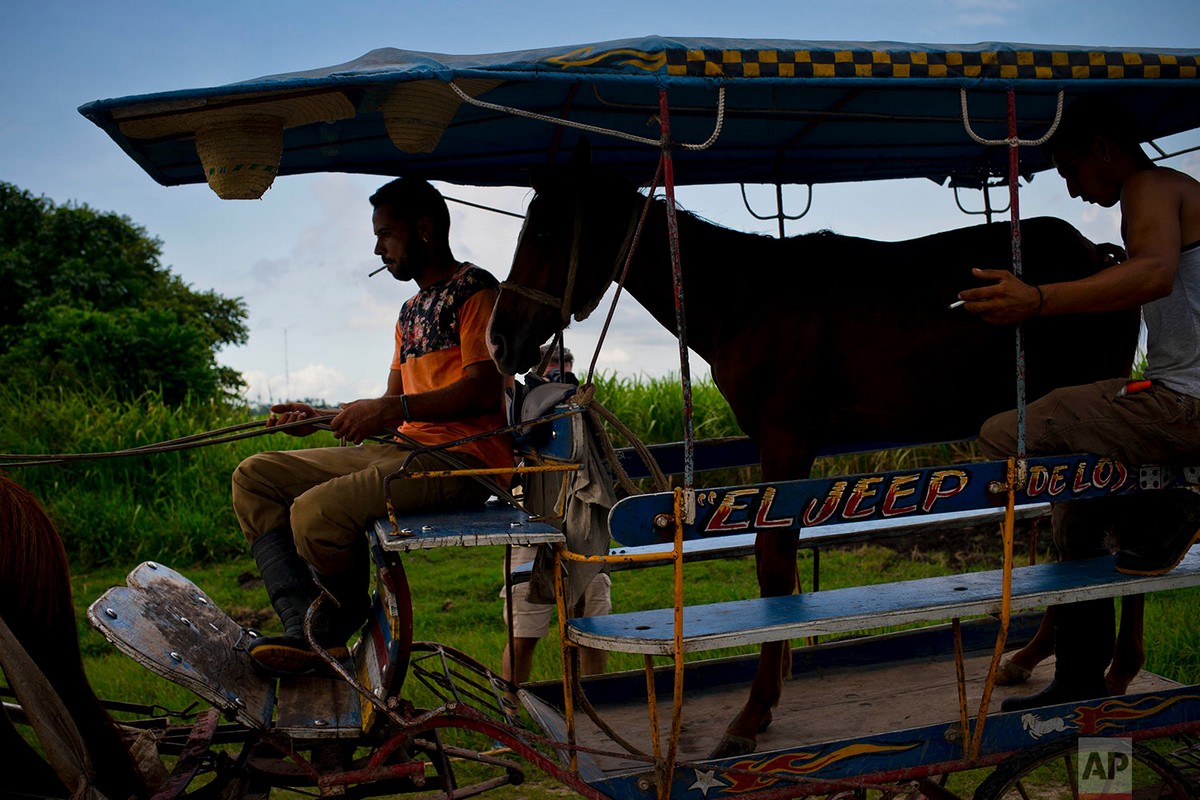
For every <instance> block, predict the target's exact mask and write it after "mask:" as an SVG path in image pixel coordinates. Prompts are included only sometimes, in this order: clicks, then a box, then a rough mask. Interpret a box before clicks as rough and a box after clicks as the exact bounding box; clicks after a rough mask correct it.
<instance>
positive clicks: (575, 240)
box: [500, 193, 642, 330]
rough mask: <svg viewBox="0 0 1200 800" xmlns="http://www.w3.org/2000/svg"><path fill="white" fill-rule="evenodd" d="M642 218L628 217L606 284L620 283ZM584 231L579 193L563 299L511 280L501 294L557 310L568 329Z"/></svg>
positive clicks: (582, 315) (582, 314)
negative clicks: (518, 296)
mask: <svg viewBox="0 0 1200 800" xmlns="http://www.w3.org/2000/svg"><path fill="white" fill-rule="evenodd" d="M641 218H642V217H641V215H640V214H639V213H638V211H637V208H636V207H635V208H634V210H633V212H632V213H631V214H630V216H629V230H628V231H627V232H626V234H625V239H624V241H623V242H622V243H621V248H620V249H619V250H618V251H617V257H616V258H615V259H614V260H613V268H612V274H611V275H610V276H609V279H608V281H607V282H606V283H605V284H604V285H605V286H607V285H608V284H609V283H612V282H613V281H615V280H617V278H618V277H619V275H620V272H621V268H622V267H623V266H624V265H625V262H626V260H627V259H628V257H629V255H630V253H629V250H630V248H631V247H632V245H633V242H634V236H635V235H636V234H637V231H638V228H639V227H640V224H639V223H640V220H641ZM582 231H583V194H582V193H580V194H578V195H576V197H575V224H574V226H573V230H572V234H571V255H570V258H569V260H568V262H567V285H566V286H565V287H564V289H563V295H562V297H555V296H554V295H552V294H550V293H549V292H543V291H542V290H541V289H534V288H533V287H532V286H525V285H523V284H520V283H516V282H514V281H511V280H506V281H501V283H500V289H501V290H502V291H511V292H514V293H515V294H519V295H521V296H522V297H527V298H529V299H530V300H533V301H534V302H537V303H541V304H542V305H545V306H550V307H551V308H556V309H558V312H559V330H562V329H563V328H566V327H567V325H569V324H570V322H571V302H572V300H573V299H574V295H575V276H576V275H577V274H578V272H579V242H580V239H581V238H582V237H581V233H582ZM603 296H604V291H603V290H601V291H600V293H599V294H598V295H597V296H596V298H595V299H594V300H592V301H590V302H589V303H588V304H587V306H586V307H584V308H581V309H579V311H577V312H575V321H576V322H583V321H584V320H585V319H587V318H588V316H589V315H590V314H591V313H592V312H593V311H594V310H595V309H596V306H597V305H599V304H600V298H602V297H603Z"/></svg>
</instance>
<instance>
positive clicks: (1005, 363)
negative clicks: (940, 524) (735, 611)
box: [489, 154, 1138, 757]
mask: <svg viewBox="0 0 1200 800" xmlns="http://www.w3.org/2000/svg"><path fill="white" fill-rule="evenodd" d="M534 188H535V190H536V194H535V197H534V198H533V200H532V201H531V202H530V205H529V209H528V213H527V216H526V220H525V225H524V227H523V229H522V231H521V237H520V241H519V243H518V245H517V250H516V253H515V255H514V258H513V265H512V270H511V272H510V274H509V277H508V281H507V282H506V283H505V284H504V286H503V287H502V291H501V292H500V296H499V298H498V300H497V303H496V307H495V310H494V312H493V316H492V321H491V330H490V335H489V337H490V343H491V346H492V348H493V355H494V357H495V360H496V362H497V364H498V365H499V367H500V368H501V370H503V371H504V372H506V373H511V374H516V373H519V372H522V371H524V370H526V369H528V368H530V367H531V366H533V365H534V363H535V362H536V361H537V359H538V355H539V351H538V348H539V345H541V344H542V343H543V342H545V341H546V340H547V339H548V338H549V337H550V336H551V335H552V334H554V332H555V331H556V330H558V328H559V327H560V326H561V325H562V324H563V323H564V321H565V320H566V319H567V314H566V313H565V312H564V309H563V308H562V307H561V305H562V303H563V301H562V298H563V297H564V296H565V295H566V294H567V291H568V290H567V287H568V284H569V283H570V285H571V286H572V288H571V290H570V300H569V302H567V303H566V305H567V306H568V307H569V308H568V311H569V312H573V313H576V318H577V319H579V318H582V316H581V313H582V315H586V313H587V311H588V310H590V309H591V308H593V307H594V306H595V304H596V303H597V302H598V301H599V298H600V297H601V296H602V295H603V293H604V291H605V290H606V289H607V288H608V285H609V283H610V282H611V281H612V280H613V279H614V274H615V271H616V269H619V267H620V265H621V263H623V259H624V254H623V253H622V252H619V251H621V250H622V249H623V245H622V242H626V241H628V240H629V238H630V237H629V234H630V231H631V229H632V223H633V222H634V221H635V220H636V215H637V214H638V213H640V211H641V209H642V207H643V204H644V202H645V198H644V196H643V195H642V194H640V193H639V192H638V191H637V190H636V188H634V187H632V186H630V185H629V184H628V183H626V182H624V181H621V180H619V179H617V178H615V177H613V176H611V175H606V174H604V173H603V172H601V171H599V170H595V169H593V168H592V167H591V166H590V164H589V163H588V161H587V160H586V159H583V158H580V157H579V155H578V154H577V155H576V157H574V158H572V161H571V163H570V164H569V165H568V166H567V167H565V168H563V169H560V170H558V171H557V172H556V173H550V174H548V175H547V176H545V178H544V179H541V180H537V181H535V185H534ZM666 213H667V211H666V207H665V203H664V202H663V201H661V200H656V201H654V202H653V203H652V204H651V209H650V213H649V217H648V219H647V222H646V225H645V228H644V230H643V231H642V233H641V239H640V243H639V244H638V246H637V248H636V252H635V253H634V254H633V261H632V264H631V266H630V269H629V274H628V278H627V280H626V283H625V285H626V288H627V289H628V291H629V293H630V294H631V295H633V296H634V297H635V298H636V299H637V300H638V301H639V302H640V303H641V304H642V305H643V306H644V307H645V308H646V309H647V311H649V312H650V314H651V315H653V316H654V318H655V319H657V320H658V321H659V322H660V323H661V324H662V325H663V326H664V327H665V328H666V329H667V330H669V331H671V332H672V333H675V332H676V323H675V303H674V290H673V288H672V283H671V270H670V266H669V264H670V261H669V241H668V233H667V226H666ZM1021 227H1022V234H1023V236H1022V238H1023V250H1024V273H1023V274H1024V275H1025V276H1026V278H1027V279H1028V280H1030V281H1032V282H1034V283H1045V282H1051V281H1059V280H1068V279H1071V278H1076V277H1080V276H1082V275H1087V274H1090V273H1092V272H1095V271H1097V270H1098V269H1100V268H1101V267H1103V266H1104V265H1105V264H1106V263H1110V262H1108V261H1107V259H1108V258H1109V257H1110V256H1111V254H1112V250H1111V249H1108V248H1105V247H1097V246H1096V245H1094V244H1093V243H1091V242H1089V241H1088V240H1086V239H1085V238H1084V237H1083V236H1082V235H1081V234H1080V233H1079V232H1078V231H1076V230H1075V229H1074V228H1073V227H1072V226H1071V225H1069V224H1068V223H1066V222H1063V221H1061V220H1057V219H1050V218H1042V219H1031V220H1028V221H1026V222H1024V223H1023V224H1022V226H1021ZM679 247H680V253H681V261H682V264H683V275H684V286H683V294H684V299H685V303H686V310H687V315H688V317H687V318H688V320H689V330H688V345H689V346H690V347H691V349H692V350H694V351H695V352H696V353H698V354H699V355H700V356H701V357H703V358H704V359H705V360H706V361H707V362H708V363H709V365H710V366H711V369H712V377H713V380H714V382H715V383H716V384H717V386H718V388H719V389H720V390H721V392H722V394H723V395H724V397H725V399H726V400H727V401H728V402H729V405H730V407H731V408H732V410H733V412H734V414H735V416H736V418H737V421H738V424H739V425H740V426H741V428H742V430H743V431H745V433H746V434H747V435H749V436H750V437H751V438H752V439H753V440H754V441H755V442H756V443H757V444H758V447H759V450H760V453H761V459H762V475H763V480H766V481H778V480H786V479H795V478H802V477H805V476H807V475H808V474H809V470H810V468H811V466H812V463H813V459H814V458H815V456H816V454H817V452H818V451H819V450H820V449H822V448H824V447H827V446H832V445H845V444H854V443H869V442H875V443H898V442H910V443H911V442H921V441H926V442H928V441H944V440H948V439H954V438H962V437H971V436H974V435H976V434H977V433H978V430H979V426H980V424H981V423H982V422H983V421H984V420H985V419H986V418H987V417H988V416H990V415H991V414H993V413H996V412H999V411H1002V410H1005V409H1008V408H1011V407H1012V406H1013V405H1015V391H1014V385H1015V384H1014V367H1013V364H1014V355H1013V354H1014V335H1013V329H1012V328H1009V327H996V326H992V325H989V324H987V323H984V322H982V321H980V320H979V319H977V318H976V317H974V316H973V315H971V314H968V313H964V312H963V310H961V309H957V310H952V309H951V308H950V307H949V306H950V303H951V302H952V301H953V300H954V299H955V296H956V294H957V292H958V291H959V290H961V289H963V288H965V287H968V286H971V285H973V283H974V281H973V279H972V278H971V275H970V268H971V267H976V266H977V267H987V268H1002V269H1003V268H1009V267H1011V259H1012V247H1011V239H1010V232H1009V226H1008V225H1007V224H1004V223H1000V224H993V225H984V226H978V227H972V228H965V229H961V230H954V231H949V232H946V233H939V234H935V235H932V236H926V237H922V238H919V239H913V240H910V241H901V242H877V241H870V240H867V239H861V238H853V237H848V236H840V235H836V234H833V233H830V232H827V231H823V232H819V233H813V234H808V235H804V236H796V237H791V238H787V239H783V240H780V239H775V238H770V237H766V236H760V235H754V234H747V233H741V232H737V231H732V230H729V229H725V228H721V227H719V226H716V225H713V224H711V223H709V222H706V221H704V220H701V219H699V218H697V217H695V216H692V215H690V214H687V213H681V214H680V216H679ZM1109 248H1111V246H1109ZM572 253H574V254H575V261H576V262H577V263H576V265H575V266H574V268H573V269H569V268H568V265H569V264H570V263H571V261H572ZM572 271H573V272H574V274H573V275H572V276H571V279H570V281H568V273H569V272H572ZM531 289H532V290H534V291H529V290H531ZM581 309H582V312H581ZM1137 335H1138V315H1137V312H1136V311H1134V312H1126V313H1119V314H1104V315H1101V314H1094V315H1081V316H1058V317H1047V318H1036V319H1032V320H1030V321H1029V322H1028V323H1026V325H1025V347H1026V366H1027V384H1028V395H1029V397H1031V398H1032V397H1037V396H1039V395H1041V394H1043V393H1045V392H1046V391H1047V390H1048V389H1050V388H1052V387H1055V386H1062V385H1070V384H1078V383H1087V382H1090V381H1094V380H1097V379H1101V378H1109V377H1116V376H1122V375H1126V374H1128V371H1129V367H1130V363H1131V361H1132V357H1133V352H1134V348H1135V346H1136V340H1137ZM796 548H797V543H796V539H795V537H793V536H780V535H778V534H774V533H766V534H759V536H758V538H757V540H756V547H755V550H756V552H755V555H756V563H757V576H758V583H759V588H760V591H761V593H762V595H763V596H778V595H784V594H790V593H792V592H793V591H794V590H795V587H796V567H795V563H796V561H795V556H796ZM789 656H790V652H789V650H788V649H787V643H786V642H776V643H769V644H766V645H763V648H762V655H761V657H760V660H759V667H758V674H757V676H756V678H755V681H754V686H753V688H752V690H751V693H750V698H749V700H748V702H747V704H746V706H745V707H744V708H743V709H742V711H741V713H740V714H739V715H738V716H737V718H736V719H735V720H734V721H733V723H732V724H731V725H730V726H729V728H728V731H727V735H726V738H725V740H724V741H723V742H722V744H721V745H720V746H719V748H718V750H717V751H716V752H715V753H714V757H716V756H728V755H735V754H740V753H743V752H749V751H750V750H752V749H753V748H754V746H755V737H756V734H757V733H758V731H760V730H762V729H764V728H765V727H766V725H767V724H769V722H770V717H771V709H772V708H773V706H774V705H775V703H776V702H777V701H778V699H779V695H780V692H781V689H782V679H783V677H784V676H785V675H786V672H787V670H788V662H789V661H790V658H789Z"/></svg>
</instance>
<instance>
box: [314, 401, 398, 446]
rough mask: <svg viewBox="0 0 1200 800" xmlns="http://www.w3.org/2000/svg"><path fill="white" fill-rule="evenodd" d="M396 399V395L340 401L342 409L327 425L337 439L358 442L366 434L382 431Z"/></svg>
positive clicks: (390, 415)
mask: <svg viewBox="0 0 1200 800" xmlns="http://www.w3.org/2000/svg"><path fill="white" fill-rule="evenodd" d="M398 401H399V398H398V397H390V396H389V397H376V398H372V399H368V400H355V401H353V402H351V403H342V405H341V406H340V408H341V409H342V410H341V411H339V412H338V415H337V416H336V417H334V418H333V421H331V422H330V423H329V427H330V429H332V430H333V435H334V436H336V437H338V438H339V439H342V440H344V441H348V442H354V443H355V444H359V443H361V442H362V440H363V439H366V438H367V437H368V436H375V435H377V434H380V433H383V432H384V429H385V428H387V427H388V425H389V420H390V419H391V418H392V417H393V416H394V412H393V410H392V409H393V406H394V405H395V404H396V403H397V402H398Z"/></svg>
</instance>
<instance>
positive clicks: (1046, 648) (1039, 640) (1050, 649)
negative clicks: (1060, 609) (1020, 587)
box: [996, 606, 1054, 686]
mask: <svg viewBox="0 0 1200 800" xmlns="http://www.w3.org/2000/svg"><path fill="white" fill-rule="evenodd" d="M1052 655H1054V608H1053V606H1051V607H1048V608H1047V609H1046V612H1045V613H1044V614H1043V615H1042V624H1041V625H1039V626H1038V629H1037V633H1035V634H1034V635H1033V638H1032V639H1030V640H1029V641H1028V642H1027V643H1026V645H1025V646H1024V647H1022V648H1021V649H1020V650H1018V651H1017V652H1015V653H1013V654H1012V655H1011V656H1009V657H1008V658H1007V659H1006V660H1005V661H1004V663H1003V664H1001V665H1000V671H999V672H998V673H996V685H998V686H1016V685H1017V684H1020V683H1024V682H1025V681H1027V680H1029V673H1031V672H1033V668H1034V667H1036V666H1037V665H1038V664H1040V663H1042V662H1043V661H1045V660H1046V659H1047V658H1049V657H1050V656H1052Z"/></svg>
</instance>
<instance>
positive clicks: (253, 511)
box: [233, 443, 491, 575]
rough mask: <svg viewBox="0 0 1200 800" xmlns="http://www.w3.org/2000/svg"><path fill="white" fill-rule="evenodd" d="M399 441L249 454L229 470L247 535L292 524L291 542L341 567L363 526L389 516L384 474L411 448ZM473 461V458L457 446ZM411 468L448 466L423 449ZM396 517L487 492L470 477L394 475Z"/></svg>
mask: <svg viewBox="0 0 1200 800" xmlns="http://www.w3.org/2000/svg"><path fill="white" fill-rule="evenodd" d="M409 452H410V451H409V449H408V448H406V447H404V446H402V445H389V444H374V443H364V444H362V445H359V446H358V447H319V448H314V449H310V450H282V451H275V452H267V453H259V454H257V455H253V456H250V457H249V458H247V459H246V460H245V461H243V462H242V463H241V464H239V465H238V467H237V469H236V470H235V471H234V473H233V510H234V513H235V514H236V515H237V518H238V523H239V524H240V525H241V527H242V532H243V533H244V534H245V535H246V539H247V540H248V541H251V542H253V541H254V540H255V539H256V538H258V537H259V536H261V535H262V534H264V533H266V532H268V531H271V530H275V529H278V528H290V529H291V531H292V535H293V536H294V538H295V541H296V550H297V551H298V552H299V553H300V555H301V556H303V558H304V559H305V560H306V561H308V563H309V564H311V565H312V566H313V568H314V569H315V570H316V571H317V572H318V573H320V574H322V575H345V574H347V573H348V572H350V571H351V569H352V567H355V566H356V565H355V564H354V560H355V555H354V554H355V553H356V552H362V537H363V532H364V531H365V530H366V528H367V526H368V525H370V524H371V523H372V522H374V521H375V520H376V519H378V518H379V517H384V516H387V505H386V501H385V498H384V494H383V486H384V478H386V477H387V476H388V475H389V474H391V473H393V472H395V471H396V470H398V469H399V468H400V466H401V464H402V463H403V462H404V459H405V458H406V457H407V456H408V454H409ZM454 455H455V456H456V457H457V458H459V459H460V460H461V461H463V462H465V463H467V464H468V465H469V466H471V467H478V466H482V465H481V464H480V463H479V461H478V459H476V458H474V457H472V456H467V455H463V454H461V453H455V454H454ZM409 468H410V469H413V470H421V469H445V468H446V464H445V462H444V461H442V460H441V459H439V458H438V457H437V456H435V455H432V454H422V455H418V456H416V457H414V458H413V460H412V461H411V462H409ZM390 490H391V496H392V505H393V506H394V508H395V509H396V514H397V516H398V517H400V518H403V516H404V515H405V514H411V513H415V512H424V511H433V510H438V509H446V508H463V507H471V506H479V505H482V504H483V503H484V502H485V501H486V500H487V498H488V497H489V496H490V494H491V493H490V492H489V491H488V489H487V488H486V487H484V486H483V485H482V484H481V483H480V482H479V481H477V480H475V479H473V478H470V477H456V478H417V479H413V478H399V479H396V480H393V481H392V482H391V485H390Z"/></svg>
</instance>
